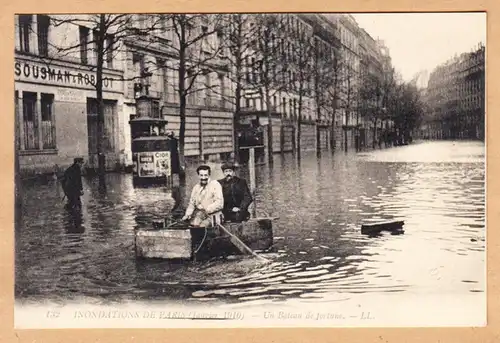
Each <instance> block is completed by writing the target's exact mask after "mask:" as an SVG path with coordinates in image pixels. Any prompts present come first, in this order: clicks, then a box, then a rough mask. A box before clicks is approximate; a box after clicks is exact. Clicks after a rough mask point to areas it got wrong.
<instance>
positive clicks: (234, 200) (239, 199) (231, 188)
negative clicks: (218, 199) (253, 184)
mask: <svg viewBox="0 0 500 343" xmlns="http://www.w3.org/2000/svg"><path fill="white" fill-rule="evenodd" d="M234 170H235V166H234V164H233V163H230V162H228V163H224V164H223V165H222V172H223V173H224V178H223V179H221V180H219V182H220V184H221V185H222V193H223V195H224V208H223V210H222V213H223V214H224V218H225V220H227V221H231V222H241V221H244V220H248V218H250V213H248V207H249V206H250V204H251V203H252V201H253V199H252V195H251V194H250V190H249V189H248V185H247V182H246V181H245V180H244V179H241V178H239V177H237V176H236V175H235V174H234Z"/></svg>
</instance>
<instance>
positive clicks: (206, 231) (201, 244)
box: [194, 228, 208, 254]
mask: <svg viewBox="0 0 500 343" xmlns="http://www.w3.org/2000/svg"><path fill="white" fill-rule="evenodd" d="M207 233H208V230H207V228H205V235H204V236H203V239H202V240H201V243H200V245H198V248H197V249H196V250H195V251H194V253H195V254H197V253H198V251H200V249H201V247H202V246H203V243H205V239H206V238H207Z"/></svg>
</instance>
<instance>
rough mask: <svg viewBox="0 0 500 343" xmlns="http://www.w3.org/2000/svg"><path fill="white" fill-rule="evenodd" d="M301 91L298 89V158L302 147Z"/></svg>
mask: <svg viewBox="0 0 500 343" xmlns="http://www.w3.org/2000/svg"><path fill="white" fill-rule="evenodd" d="M301 137H302V91H299V116H298V118H297V158H298V159H299V160H300V154H301V149H302V144H301Z"/></svg>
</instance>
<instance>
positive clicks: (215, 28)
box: [163, 14, 224, 166]
mask: <svg viewBox="0 0 500 343" xmlns="http://www.w3.org/2000/svg"><path fill="white" fill-rule="evenodd" d="M163 20H166V21H167V24H166V29H167V30H171V31H172V32H173V34H174V37H175V39H174V40H173V41H170V42H168V43H166V47H167V48H168V49H169V50H170V51H171V53H172V54H173V55H174V57H175V61H176V64H175V65H172V66H168V65H167V66H166V68H169V69H172V70H174V71H175V72H176V73H177V75H178V78H177V82H178V83H177V87H176V91H177V93H178V96H179V117H180V129H179V158H180V163H181V165H182V166H185V135H186V107H187V98H188V96H190V95H191V94H193V93H196V92H199V91H201V90H202V89H205V88H206V87H209V88H213V86H209V85H204V86H203V87H197V80H198V78H199V76H201V75H206V74H208V73H211V72H214V71H216V70H217V69H218V68H221V67H222V66H221V62H222V60H221V58H220V51H221V49H222V48H223V45H222V44H220V42H215V37H216V36H217V34H218V33H219V32H220V31H221V29H222V25H223V23H224V21H223V16H222V15H218V14H217V15H215V14H214V15H207V14H198V15H194V14H168V15H164V17H163ZM201 84H202V83H201Z"/></svg>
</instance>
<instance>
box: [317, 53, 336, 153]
mask: <svg viewBox="0 0 500 343" xmlns="http://www.w3.org/2000/svg"><path fill="white" fill-rule="evenodd" d="M341 68H342V59H341V58H340V51H337V50H335V49H331V50H323V49H321V48H320V47H319V46H318V47H317V48H316V56H315V67H314V70H313V75H314V95H315V102H316V113H317V116H318V118H320V117H321V114H322V113H325V115H326V116H327V117H329V118H330V120H331V121H330V149H331V151H332V152H333V151H334V149H335V117H336V113H337V109H338V105H339V97H340V81H341V75H340V71H341Z"/></svg>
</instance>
